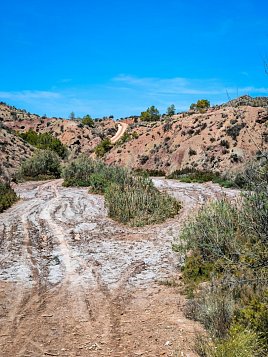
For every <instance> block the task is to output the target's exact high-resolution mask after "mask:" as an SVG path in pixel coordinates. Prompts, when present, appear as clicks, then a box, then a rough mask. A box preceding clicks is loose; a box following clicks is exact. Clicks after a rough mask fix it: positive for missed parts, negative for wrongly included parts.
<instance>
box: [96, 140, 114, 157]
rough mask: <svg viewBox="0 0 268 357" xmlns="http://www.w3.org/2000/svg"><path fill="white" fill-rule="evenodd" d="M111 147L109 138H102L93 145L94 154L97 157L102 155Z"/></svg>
mask: <svg viewBox="0 0 268 357" xmlns="http://www.w3.org/2000/svg"><path fill="white" fill-rule="evenodd" d="M112 147H113V145H112V143H111V140H110V139H104V140H102V142H101V143H100V144H98V145H97V146H96V147H95V150H94V151H95V154H96V156H97V157H103V156H104V155H105V154H106V153H107V152H108V151H110V150H111V148H112Z"/></svg>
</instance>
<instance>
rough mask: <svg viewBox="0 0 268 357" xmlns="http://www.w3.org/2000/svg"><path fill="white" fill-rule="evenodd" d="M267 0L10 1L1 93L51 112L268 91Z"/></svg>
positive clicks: (98, 112)
mask: <svg viewBox="0 0 268 357" xmlns="http://www.w3.org/2000/svg"><path fill="white" fill-rule="evenodd" d="M267 14H268V1H267V0H250V1H249V0H243V1H242V0H237V1H230V0H225V1H221V0H216V1H215V0H214V1H197V0H188V1H185V0H184V1H182V0H181V1H180V0H165V1H164V0H162V1H160V0H135V1H134V0H129V1H128V0H124V1H123V0H110V1H108V0H99V1H92V0H87V1H86V0H76V1H68V0H64V1H63V0H54V1H52V0H42V1H41V0H24V1H22V0H15V1H12V0H10V1H3V2H2V3H1V20H0V39H1V55H0V64H1V65H0V100H2V101H5V102H7V103H8V104H11V105H15V106H18V107H21V108H25V109H26V110H28V111H31V112H35V113H37V114H40V115H43V114H47V115H49V116H62V117H68V116H69V113H70V112H71V111H74V112H75V114H76V115H80V116H81V115H85V114H87V113H89V114H91V115H92V116H93V117H97V116H100V117H102V116H104V115H110V114H113V115H115V117H121V116H127V115H130V114H139V113H140V112H141V111H142V110H144V109H146V108H147V107H148V106H150V105H155V106H157V107H158V108H159V109H160V111H162V112H164V111H165V110H166V107H167V106H168V105H169V104H172V103H174V104H175V106H176V108H177V110H185V109H187V108H188V107H189V105H190V104H191V103H192V102H194V101H196V100H197V99H200V98H206V99H209V100H210V101H211V103H214V104H216V103H221V102H224V101H226V100H227V95H226V90H227V91H228V93H229V95H230V97H232V98H234V97H236V96H237V94H238V95H243V94H250V95H252V96H257V95H267V93H268V76H267V75H265V73H264V65H263V61H264V59H265V58H267V57H268V15H267Z"/></svg>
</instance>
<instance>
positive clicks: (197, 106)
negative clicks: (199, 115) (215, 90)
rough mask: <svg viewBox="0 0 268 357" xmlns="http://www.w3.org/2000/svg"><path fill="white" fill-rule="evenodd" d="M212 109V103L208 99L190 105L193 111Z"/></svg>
mask: <svg viewBox="0 0 268 357" xmlns="http://www.w3.org/2000/svg"><path fill="white" fill-rule="evenodd" d="M209 107H210V101H209V100H207V99H199V100H198V101H197V102H196V103H193V104H191V105H190V109H192V110H202V109H208V108H209Z"/></svg>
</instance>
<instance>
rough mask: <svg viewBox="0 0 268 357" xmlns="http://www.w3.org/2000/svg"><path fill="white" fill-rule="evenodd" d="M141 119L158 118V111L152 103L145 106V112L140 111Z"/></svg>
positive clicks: (152, 119)
mask: <svg viewBox="0 0 268 357" xmlns="http://www.w3.org/2000/svg"><path fill="white" fill-rule="evenodd" d="M140 118H141V120H142V121H156V120H159V118H160V113H159V111H158V109H157V108H156V107H155V106H154V105H152V106H151V107H149V108H147V110H146V111H145V112H141V116H140Z"/></svg>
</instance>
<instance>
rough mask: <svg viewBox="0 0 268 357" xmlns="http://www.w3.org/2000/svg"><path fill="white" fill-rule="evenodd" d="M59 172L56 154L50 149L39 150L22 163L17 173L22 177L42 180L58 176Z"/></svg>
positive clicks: (58, 160) (58, 161)
mask: <svg viewBox="0 0 268 357" xmlns="http://www.w3.org/2000/svg"><path fill="white" fill-rule="evenodd" d="M60 173H61V168H60V159H59V157H58V155H57V154H56V153H55V152H54V151H51V150H39V151H37V152H36V153H35V154H34V155H33V156H32V157H30V158H29V159H27V160H25V161H24V162H23V163H22V165H21V168H20V171H19V174H18V175H19V176H22V178H24V179H33V180H44V179H49V178H59V177H60Z"/></svg>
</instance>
